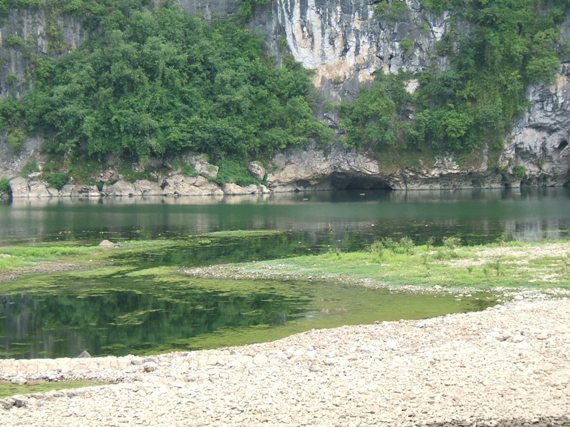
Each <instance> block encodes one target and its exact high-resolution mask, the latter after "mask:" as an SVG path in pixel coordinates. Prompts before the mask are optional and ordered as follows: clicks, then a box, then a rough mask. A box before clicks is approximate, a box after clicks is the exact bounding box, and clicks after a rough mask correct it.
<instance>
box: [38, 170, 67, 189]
mask: <svg viewBox="0 0 570 427" xmlns="http://www.w3.org/2000/svg"><path fill="white" fill-rule="evenodd" d="M44 179H45V181H46V182H47V183H48V185H49V186H50V187H51V188H55V189H56V190H61V189H62V188H63V186H64V185H65V184H67V183H68V182H69V177H68V176H67V175H66V174H64V173H61V172H55V173H50V174H47V175H44Z"/></svg>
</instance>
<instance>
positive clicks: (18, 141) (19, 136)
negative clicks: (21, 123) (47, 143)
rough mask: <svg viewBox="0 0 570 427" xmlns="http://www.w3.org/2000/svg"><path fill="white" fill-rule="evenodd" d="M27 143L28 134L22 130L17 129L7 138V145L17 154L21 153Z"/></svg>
mask: <svg viewBox="0 0 570 427" xmlns="http://www.w3.org/2000/svg"><path fill="white" fill-rule="evenodd" d="M25 141H26V134H25V133H24V131H23V130H22V129H20V128H16V129H14V130H12V131H11V132H9V133H8V136H7V137H6V143H7V144H8V145H9V146H10V147H12V149H13V150H14V151H16V152H19V151H20V150H22V148H23V147H24V142H25Z"/></svg>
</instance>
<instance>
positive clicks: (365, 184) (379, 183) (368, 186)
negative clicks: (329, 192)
mask: <svg viewBox="0 0 570 427" xmlns="http://www.w3.org/2000/svg"><path fill="white" fill-rule="evenodd" d="M331 185H332V187H333V188H334V189H335V190H347V191H350V190H392V187H390V185H389V184H388V183H387V182H386V181H384V180H383V179H380V178H376V177H371V176H358V175H343V174H334V175H333V176H331Z"/></svg>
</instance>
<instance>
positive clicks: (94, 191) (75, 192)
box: [59, 184, 101, 198]
mask: <svg viewBox="0 0 570 427" xmlns="http://www.w3.org/2000/svg"><path fill="white" fill-rule="evenodd" d="M59 197H73V198H75V197H78V198H98V197H101V192H100V191H99V189H98V188H97V186H96V185H73V184H67V185H64V186H63V188H62V189H61V190H60V191H59Z"/></svg>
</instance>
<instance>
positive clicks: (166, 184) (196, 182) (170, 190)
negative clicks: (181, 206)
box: [162, 175, 224, 197]
mask: <svg viewBox="0 0 570 427" xmlns="http://www.w3.org/2000/svg"><path fill="white" fill-rule="evenodd" d="M162 188H163V192H164V195H165V196H174V197H178V196H218V195H223V194H224V192H223V191H222V189H220V187H219V186H218V185H216V184H214V183H211V182H209V181H208V180H207V179H206V178H204V177H203V176H201V175H200V176H196V177H187V176H183V175H173V176H170V177H168V178H166V179H164V181H163V182H162Z"/></svg>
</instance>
